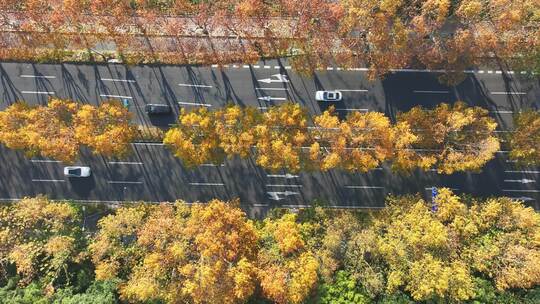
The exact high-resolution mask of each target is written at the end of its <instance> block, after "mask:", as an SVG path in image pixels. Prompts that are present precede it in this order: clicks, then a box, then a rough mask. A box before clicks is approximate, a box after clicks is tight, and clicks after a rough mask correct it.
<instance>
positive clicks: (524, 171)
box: [504, 170, 540, 174]
mask: <svg viewBox="0 0 540 304" xmlns="http://www.w3.org/2000/svg"><path fill="white" fill-rule="evenodd" d="M504 172H505V173H532V174H539V173H540V171H534V170H523V171H517V170H505V171H504Z"/></svg>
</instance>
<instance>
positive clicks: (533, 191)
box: [503, 189, 540, 193]
mask: <svg viewBox="0 0 540 304" xmlns="http://www.w3.org/2000/svg"><path fill="white" fill-rule="evenodd" d="M503 192H531V193H540V190H521V189H520V190H513V189H512V190H509V189H503Z"/></svg>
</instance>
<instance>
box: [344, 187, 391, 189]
mask: <svg viewBox="0 0 540 304" xmlns="http://www.w3.org/2000/svg"><path fill="white" fill-rule="evenodd" d="M345 188H349V189H384V187H376V186H345Z"/></svg>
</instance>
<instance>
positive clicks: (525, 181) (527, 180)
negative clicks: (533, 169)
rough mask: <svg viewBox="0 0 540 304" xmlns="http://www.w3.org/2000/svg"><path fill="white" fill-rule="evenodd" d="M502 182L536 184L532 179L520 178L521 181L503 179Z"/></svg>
mask: <svg viewBox="0 0 540 304" xmlns="http://www.w3.org/2000/svg"><path fill="white" fill-rule="evenodd" d="M504 182H505V183H522V184H528V183H536V181H535V180H534V179H526V178H522V179H505V180H504Z"/></svg>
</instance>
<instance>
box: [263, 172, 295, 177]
mask: <svg viewBox="0 0 540 304" xmlns="http://www.w3.org/2000/svg"><path fill="white" fill-rule="evenodd" d="M266 177H278V178H279V177H283V178H297V177H299V176H298V175H293V174H290V173H287V174H267V175H266Z"/></svg>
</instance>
